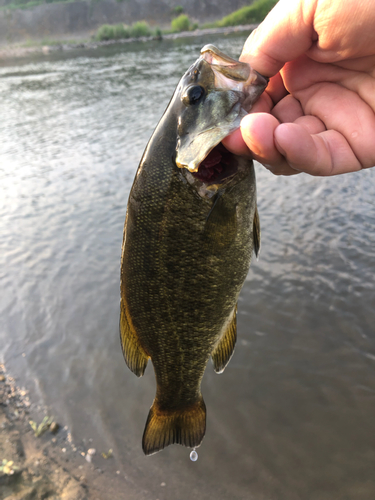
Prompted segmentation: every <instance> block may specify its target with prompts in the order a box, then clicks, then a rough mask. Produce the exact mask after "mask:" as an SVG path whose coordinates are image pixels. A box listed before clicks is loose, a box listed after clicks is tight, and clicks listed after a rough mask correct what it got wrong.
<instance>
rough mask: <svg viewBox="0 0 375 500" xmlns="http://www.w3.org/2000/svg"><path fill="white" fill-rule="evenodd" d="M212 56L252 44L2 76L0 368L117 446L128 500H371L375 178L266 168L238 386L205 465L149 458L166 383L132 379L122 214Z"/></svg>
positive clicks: (123, 55)
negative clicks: (154, 138) (156, 132)
mask: <svg viewBox="0 0 375 500" xmlns="http://www.w3.org/2000/svg"><path fill="white" fill-rule="evenodd" d="M208 42H211V43H216V44H217V45H218V46H219V47H220V48H221V49H222V50H224V51H225V52H228V53H229V54H232V55H234V56H236V55H238V54H239V52H240V48H241V45H242V43H243V38H223V39H217V40H215V39H212V38H210V40H207V39H204V40H203V39H202V40H188V41H187V42H186V41H179V42H176V43H170V44H167V43H164V42H163V43H161V44H156V45H155V46H154V47H152V48H150V46H146V45H141V44H140V45H137V46H132V47H122V48H120V49H118V48H117V49H115V48H112V49H107V50H106V51H102V52H95V53H83V54H80V55H77V57H75V58H70V59H67V58H65V59H60V60H57V59H52V58H51V59H46V60H36V61H34V62H28V63H25V64H23V65H19V66H13V67H12V66H8V67H3V68H0V93H1V120H0V137H1V143H0V215H1V217H0V228H1V239H0V273H1V296H0V309H1V318H2V328H1V330H0V358H1V359H3V360H4V361H5V362H6V364H7V366H8V368H9V370H10V371H11V372H12V373H13V374H14V375H16V376H17V377H18V378H19V380H20V382H21V384H25V385H26V386H27V387H28V388H30V389H31V390H32V392H33V393H34V396H35V397H39V398H40V399H41V400H42V401H43V402H45V403H46V404H47V405H49V406H50V408H51V412H52V413H53V414H54V415H59V419H60V421H62V422H64V423H66V424H68V425H69V427H70V428H71V430H72V433H73V436H74V437H75V439H76V440H77V441H78V442H80V441H82V440H83V439H85V440H86V441H87V440H88V439H93V441H92V442H93V444H94V446H95V447H96V448H97V449H98V450H103V451H105V450H108V449H109V448H113V450H114V457H115V459H114V461H113V462H112V464H110V463H109V462H108V463H107V464H106V468H107V469H109V470H112V468H113V471H116V470H120V471H121V475H120V477H121V478H122V480H123V487H122V489H121V491H123V492H128V493H127V494H131V498H134V499H136V498H137V499H138V498H139V499H146V498H147V499H148V498H154V499H156V498H159V499H160V500H161V499H171V500H175V499H176V498H178V499H179V500H185V499H190V498H191V497H192V496H196V497H197V498H200V499H212V498H219V499H226V498H235V499H255V500H263V499H264V500H265V499H280V500H284V499H285V500H294V499H295V500H299V499H314V500H315V499H335V500H338V499H354V498H355V499H356V500H373V499H374V498H375V474H374V470H375V419H374V410H375V378H374V371H375V334H374V325H375V284H374V277H373V269H374V265H375V257H374V248H375V231H374V227H375V202H374V200H375V170H368V171H364V172H361V173H356V174H351V175H346V176H340V177H337V178H331V179H315V178H310V177H308V176H304V175H300V176H297V177H293V178H289V177H288V178H276V177H273V176H272V175H271V174H269V173H268V172H267V171H265V170H264V169H262V168H261V167H258V168H257V178H258V199H259V210H260V217H261V226H262V251H261V255H260V259H259V262H257V261H255V260H254V262H253V263H252V267H251V270H250V273H249V276H248V279H247V281H246V283H245V287H244V289H243V292H242V294H241V297H240V303H239V316H238V345H237V349H236V351H235V354H234V356H233V358H232V360H231V362H230V364H229V366H228V368H227V369H226V371H225V373H224V374H223V375H221V376H220V377H218V376H217V375H216V374H215V373H214V371H213V369H212V367H211V366H208V369H207V371H206V374H205V378H204V382H203V394H204V398H205V401H206V404H207V410H208V417H207V418H208V419H207V433H206V438H205V440H204V441H203V444H202V446H201V448H200V449H199V460H198V462H197V463H193V462H191V461H190V460H189V450H187V449H185V448H182V447H178V446H173V447H169V448H168V449H166V450H165V451H163V452H162V453H159V454H157V455H155V456H152V457H148V458H145V457H144V456H143V454H142V451H141V436H142V432H143V427H144V422H145V419H146V417H147V414H148V409H149V406H150V405H151V402H152V399H153V397H154V390H155V387H154V376H153V372H152V369H151V368H150V367H149V368H148V370H147V371H146V375H145V377H143V378H142V379H137V378H136V377H135V376H134V375H133V374H132V373H131V372H130V371H129V370H128V369H127V367H126V366H125V363H124V361H123V358H122V354H121V350H120V343H119V338H118V314H119V259H120V252H121V241H122V227H123V222H124V217H125V208H126V201H127V196H128V193H129V190H130V187H131V183H132V179H133V177H134V173H135V170H136V167H137V164H138V161H139V159H140V156H141V154H142V152H143V149H144V147H145V145H146V143H147V140H148V138H149V136H150V135H151V133H152V130H153V128H154V126H155V124H156V123H157V121H158V119H159V118H160V116H161V114H162V112H163V110H164V108H165V106H166V104H167V103H168V100H169V98H170V96H171V94H172V91H173V89H174V86H175V84H176V83H177V81H178V79H179V77H180V76H181V75H182V73H183V72H184V71H185V70H186V68H187V67H188V66H189V65H190V64H191V63H192V62H193V61H194V59H195V58H196V57H197V55H198V53H199V49H200V47H201V46H202V45H204V44H205V43H208ZM203 293H204V291H203ZM23 353H24V354H25V356H24V357H23V356H22V354H23ZM103 477H104V476H103ZM103 480H108V477H107V479H103ZM162 482H163V483H165V486H163V487H161V486H160V484H161V483H162ZM122 494H124V495H125V493H120V492H119V496H118V498H123V497H122V496H121V495H122ZM124 498H125V497H124Z"/></svg>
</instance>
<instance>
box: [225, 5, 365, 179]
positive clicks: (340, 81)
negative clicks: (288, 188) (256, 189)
mask: <svg viewBox="0 0 375 500" xmlns="http://www.w3.org/2000/svg"><path fill="white" fill-rule="evenodd" d="M374 26H375V8H374V3H373V0H363V1H361V2H358V0H321V1H319V2H316V0H280V2H279V3H278V4H277V5H276V6H275V7H274V9H273V10H272V11H271V12H270V14H269V15H268V16H267V17H266V19H265V20H264V21H263V23H262V24H261V25H260V26H259V27H258V28H257V30H255V31H253V32H252V33H251V35H250V37H249V38H248V40H247V41H246V43H245V46H244V49H243V52H242V55H241V58H240V59H241V60H242V61H245V62H248V63H249V64H250V65H251V66H252V67H253V68H254V69H255V70H257V71H258V72H259V73H261V74H263V75H265V76H270V77H271V78H270V83H269V85H268V87H267V89H266V91H265V92H264V93H263V94H262V96H261V98H260V99H259V100H258V102H257V103H256V104H255V105H254V107H253V109H252V110H251V114H249V115H247V116H246V117H245V118H244V119H243V120H242V123H241V128H240V129H239V130H237V131H236V132H234V133H233V134H232V135H231V136H229V137H227V138H226V139H225V140H224V141H223V142H224V145H225V146H226V147H227V149H229V150H231V151H232V152H234V153H236V154H247V155H248V154H250V151H249V150H251V154H252V156H253V157H254V158H255V159H256V160H257V161H259V162H260V163H262V164H263V165H264V166H265V167H267V168H268V169H269V170H271V171H272V172H273V173H275V174H279V175H280V174H281V175H292V174H296V173H299V172H307V173H309V174H312V175H321V176H325V175H335V174H341V173H346V172H354V171H357V170H360V169H362V168H369V167H372V166H374V165H375V30H374Z"/></svg>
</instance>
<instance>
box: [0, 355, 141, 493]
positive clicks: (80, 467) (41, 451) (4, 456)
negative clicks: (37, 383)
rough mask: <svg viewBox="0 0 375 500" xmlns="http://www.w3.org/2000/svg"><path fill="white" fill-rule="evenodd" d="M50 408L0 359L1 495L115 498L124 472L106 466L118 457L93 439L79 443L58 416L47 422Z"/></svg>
mask: <svg viewBox="0 0 375 500" xmlns="http://www.w3.org/2000/svg"><path fill="white" fill-rule="evenodd" d="M46 413H48V412H47V409H45V408H41V407H39V406H37V405H34V404H33V403H32V402H31V401H30V400H29V397H28V393H27V391H25V390H24V389H22V388H19V387H17V385H16V382H15V380H14V379H13V378H12V377H11V376H10V375H9V374H7V373H6V371H5V367H4V365H1V364H0V498H1V499H3V500H34V499H35V500H36V499H50V500H52V499H54V500H57V499H64V500H105V499H109V498H116V494H115V493H114V491H116V490H114V489H113V488H116V487H118V486H117V484H116V479H118V480H120V471H115V472H113V471H109V470H107V471H106V466H105V463H106V462H109V461H111V460H113V457H111V456H108V455H110V453H109V454H108V451H109V450H107V453H105V452H102V451H101V450H95V449H94V448H93V446H92V443H87V446H86V447H84V446H82V445H81V446H76V444H75V443H74V442H73V440H72V437H71V435H70V433H69V430H68V429H67V428H66V427H64V426H63V424H61V425H58V424H57V422H55V420H54V419H51V420H48V421H47V415H46ZM43 419H44V421H45V425H44V426H43V425H42V426H41V423H42V422H43ZM46 421H47V422H46ZM30 422H31V423H32V425H30ZM52 422H54V424H52V425H51V423H52ZM35 425H36V431H37V432H34V430H33V429H32V426H33V427H34V428H35ZM38 429H39V436H38V437H37V435H38ZM102 453H104V456H103V455H102ZM112 465H113V464H112ZM117 491H118V490H117ZM132 494H133V493H132V491H130V490H129V492H128V493H127V492H126V491H125V492H124V496H123V497H122V498H123V499H128V498H133V496H132Z"/></svg>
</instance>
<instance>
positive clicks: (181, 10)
mask: <svg viewBox="0 0 375 500" xmlns="http://www.w3.org/2000/svg"><path fill="white" fill-rule="evenodd" d="M171 13H172V16H173V17H176V16H179V15H180V14H183V13H184V8H183V6H182V5H176V6H175V7H173V9H172V11H171Z"/></svg>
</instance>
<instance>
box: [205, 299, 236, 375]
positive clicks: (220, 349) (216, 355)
mask: <svg viewBox="0 0 375 500" xmlns="http://www.w3.org/2000/svg"><path fill="white" fill-rule="evenodd" d="M236 313H237V306H236V307H235V308H234V310H233V316H232V318H231V320H230V322H229V324H228V326H227V328H226V330H225V332H224V334H223V336H222V337H221V339H220V341H219V343H218V345H217V346H216V347H215V349H214V351H213V352H212V354H211V357H212V361H213V363H214V369H215V372H216V373H222V372H223V371H224V369H225V367H226V366H227V364H228V363H229V360H230V358H231V357H232V354H233V351H234V346H235V345H236V339H237V314H236Z"/></svg>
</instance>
